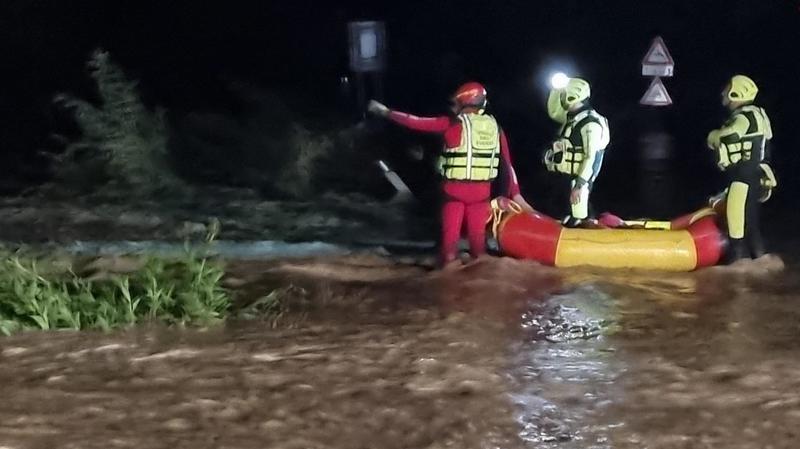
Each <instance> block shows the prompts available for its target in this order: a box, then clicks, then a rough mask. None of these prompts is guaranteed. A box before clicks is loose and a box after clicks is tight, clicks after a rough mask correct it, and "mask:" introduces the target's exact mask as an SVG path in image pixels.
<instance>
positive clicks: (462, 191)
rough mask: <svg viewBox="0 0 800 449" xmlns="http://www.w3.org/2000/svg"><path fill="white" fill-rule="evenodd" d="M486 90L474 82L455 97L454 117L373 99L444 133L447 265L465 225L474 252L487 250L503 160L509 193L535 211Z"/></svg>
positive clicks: (409, 121)
mask: <svg viewBox="0 0 800 449" xmlns="http://www.w3.org/2000/svg"><path fill="white" fill-rule="evenodd" d="M486 105H487V99H486V89H485V88H484V87H483V86H482V85H481V84H479V83H475V82H470V83H466V84H464V85H462V86H461V87H459V88H458V90H457V91H456V93H455V95H453V97H452V102H451V111H452V112H453V115H452V116H446V115H444V116H439V117H417V116H414V115H411V114H406V113H403V112H398V111H393V110H390V109H389V108H387V107H386V106H385V105H383V104H381V103H379V102H377V101H375V100H372V101H370V104H369V111H370V112H371V113H373V114H375V115H379V116H382V117H386V118H388V119H389V120H391V121H393V122H395V123H397V124H399V125H401V126H404V127H406V128H409V129H413V130H416V131H423V132H430V133H436V134H441V135H442V136H443V137H444V151H443V152H442V155H441V157H440V165H441V174H442V177H443V182H442V193H443V195H444V205H443V206H442V217H441V218H442V236H441V253H440V263H441V265H442V266H446V265H448V264H450V263H451V262H454V261H455V260H456V259H457V256H458V240H459V238H460V237H461V229H462V226H463V225H466V231H467V239H468V240H469V247H470V254H471V255H472V257H479V256H481V255H483V254H485V253H486V222H487V220H488V219H489V214H490V201H491V186H492V181H493V180H494V179H495V178H497V176H498V173H499V168H500V164H501V163H502V164H503V168H504V172H505V173H506V176H507V179H506V185H507V186H508V192H507V196H508V197H509V198H512V199H513V200H514V201H516V202H517V203H519V204H520V205H521V206H522V207H523V208H526V209H529V210H532V208H531V207H530V205H528V203H527V202H526V201H525V199H524V198H523V197H522V196H521V195H520V190H519V183H518V182H517V176H516V174H515V173H514V168H513V166H512V164H511V156H510V152H509V148H508V140H507V138H506V135H505V133H504V132H503V130H502V129H501V128H500V126H499V125H498V124H497V120H495V118H494V117H492V116H491V115H489V114H486V112H485V110H486Z"/></svg>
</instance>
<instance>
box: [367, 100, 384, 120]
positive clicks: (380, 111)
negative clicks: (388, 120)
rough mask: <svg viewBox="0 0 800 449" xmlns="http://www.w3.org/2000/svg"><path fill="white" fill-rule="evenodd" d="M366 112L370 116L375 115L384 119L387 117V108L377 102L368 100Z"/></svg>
mask: <svg viewBox="0 0 800 449" xmlns="http://www.w3.org/2000/svg"><path fill="white" fill-rule="evenodd" d="M367 110H368V111H369V112H370V113H371V114H375V115H377V116H380V117H386V116H387V115H389V108H387V107H386V105H385V104H383V103H381V102H379V101H375V100H370V101H369V105H368V106H367Z"/></svg>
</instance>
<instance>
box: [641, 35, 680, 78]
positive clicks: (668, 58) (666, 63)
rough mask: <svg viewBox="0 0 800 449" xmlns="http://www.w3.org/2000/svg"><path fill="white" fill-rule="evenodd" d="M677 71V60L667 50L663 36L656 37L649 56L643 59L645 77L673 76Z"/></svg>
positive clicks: (648, 52) (648, 51) (648, 53)
mask: <svg viewBox="0 0 800 449" xmlns="http://www.w3.org/2000/svg"><path fill="white" fill-rule="evenodd" d="M674 70H675V60H673V59H672V55H671V54H670V53H669V50H668V49H667V44H665V43H664V39H662V38H661V36H656V38H655V39H653V43H652V44H651V45H650V49H649V50H647V54H645V55H644V59H642V75H643V76H672V73H673V71H674Z"/></svg>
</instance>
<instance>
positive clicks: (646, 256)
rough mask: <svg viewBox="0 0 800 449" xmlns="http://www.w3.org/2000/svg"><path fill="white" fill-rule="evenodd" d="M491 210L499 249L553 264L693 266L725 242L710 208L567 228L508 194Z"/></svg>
mask: <svg viewBox="0 0 800 449" xmlns="http://www.w3.org/2000/svg"><path fill="white" fill-rule="evenodd" d="M492 209H493V219H492V221H491V224H492V232H493V234H494V237H495V238H496V239H497V243H498V245H499V248H500V251H501V252H502V253H503V254H505V255H507V256H510V257H514V258H518V259H529V260H535V261H538V262H541V263H543V264H546V265H552V266H556V267H574V266H581V265H588V266H597V267H607V268H641V269H653V270H665V271H692V270H695V269H697V268H701V267H708V266H712V265H716V264H717V263H719V261H720V259H721V258H722V255H723V252H724V249H725V246H726V239H725V235H724V233H723V232H722V231H721V230H720V228H719V227H718V225H717V220H716V217H717V214H716V212H714V210H713V209H711V208H704V209H701V210H699V211H697V212H695V213H692V214H688V215H685V216H682V217H678V218H676V219H674V220H672V221H652V220H637V221H623V220H619V219H617V220H619V223H617V224H616V225H612V226H616V227H613V228H612V227H607V226H603V227H601V228H598V229H583V228H566V227H564V226H562V225H561V223H560V222H559V221H557V220H554V219H553V218H550V217H548V216H546V215H543V214H541V213H539V212H523V211H522V209H521V208H520V207H519V206H518V205H517V204H516V203H513V202H512V201H510V200H507V199H501V200H495V201H493V202H492ZM612 217H613V216H612ZM614 218H616V217H614Z"/></svg>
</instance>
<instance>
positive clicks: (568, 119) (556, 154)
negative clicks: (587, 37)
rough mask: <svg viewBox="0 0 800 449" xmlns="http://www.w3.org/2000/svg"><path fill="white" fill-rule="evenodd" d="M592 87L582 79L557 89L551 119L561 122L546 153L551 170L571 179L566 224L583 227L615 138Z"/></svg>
mask: <svg viewBox="0 0 800 449" xmlns="http://www.w3.org/2000/svg"><path fill="white" fill-rule="evenodd" d="M590 97H591V88H590V86H589V83H588V82H586V81H585V80H583V79H580V78H570V79H569V80H568V81H567V85H566V87H563V88H553V89H552V90H551V91H550V95H549V98H548V100H547V111H548V114H549V115H550V118H552V119H553V120H555V121H556V122H558V123H560V124H561V129H560V131H559V133H558V138H557V139H556V140H555V141H554V142H553V143H552V145H551V147H550V148H549V149H548V150H547V151H546V152H545V156H544V163H545V166H546V167H547V170H548V171H551V172H555V173H561V174H562V175H566V177H567V178H568V180H569V204H570V206H571V207H570V214H569V215H568V216H567V217H566V218H565V219H564V224H565V225H566V226H571V227H574V226H579V225H580V224H581V223H582V222H584V221H585V220H586V219H587V218H590V214H591V213H592V211H591V207H590V204H589V195H590V193H591V191H592V186H593V184H594V182H595V180H596V179H597V176H598V175H599V174H600V168H601V167H602V165H603V153H604V152H605V149H606V147H608V144H609V142H610V140H611V136H610V130H609V127H608V121H607V120H606V118H605V117H603V116H602V115H600V114H598V113H597V111H595V110H594V109H593V108H592V106H591V105H590V104H589V98H590Z"/></svg>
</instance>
